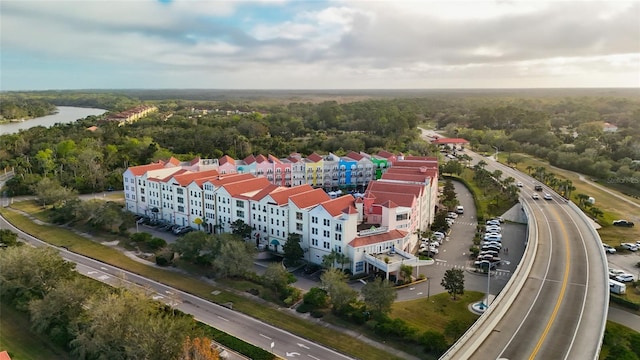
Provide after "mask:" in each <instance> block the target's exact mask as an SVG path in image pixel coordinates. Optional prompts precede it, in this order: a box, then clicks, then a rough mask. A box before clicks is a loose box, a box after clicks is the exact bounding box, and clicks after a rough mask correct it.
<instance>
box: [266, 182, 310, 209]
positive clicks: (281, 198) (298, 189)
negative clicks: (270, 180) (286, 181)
mask: <svg viewBox="0 0 640 360" xmlns="http://www.w3.org/2000/svg"><path fill="white" fill-rule="evenodd" d="M312 190H313V188H312V187H311V186H309V185H307V184H304V185H299V186H294V187H292V188H287V189H285V190H282V191H278V192H275V193H272V194H271V198H272V199H273V201H275V202H276V204H278V205H284V204H287V203H288V202H289V198H290V197H292V196H294V195H297V194H302V193H306V192H309V191H312Z"/></svg>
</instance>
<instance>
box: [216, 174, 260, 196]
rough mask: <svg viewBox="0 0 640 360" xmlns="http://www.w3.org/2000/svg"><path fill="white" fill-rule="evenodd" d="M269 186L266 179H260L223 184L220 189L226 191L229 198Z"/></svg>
mask: <svg viewBox="0 0 640 360" xmlns="http://www.w3.org/2000/svg"><path fill="white" fill-rule="evenodd" d="M269 185H271V183H270V182H269V181H268V180H267V179H266V178H263V177H260V178H254V179H247V180H242V181H236V182H233V183H230V184H224V185H222V187H223V188H224V189H225V190H227V192H228V193H229V194H230V195H231V196H236V195H239V194H242V193H246V192H250V191H255V190H259V189H264V188H265V187H267V186H269Z"/></svg>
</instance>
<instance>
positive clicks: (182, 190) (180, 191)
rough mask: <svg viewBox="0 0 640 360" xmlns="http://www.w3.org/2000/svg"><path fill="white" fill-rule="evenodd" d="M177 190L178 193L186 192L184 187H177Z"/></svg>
mask: <svg viewBox="0 0 640 360" xmlns="http://www.w3.org/2000/svg"><path fill="white" fill-rule="evenodd" d="M176 192H177V193H178V194H180V195H182V194H183V192H184V189H182V188H177V189H176Z"/></svg>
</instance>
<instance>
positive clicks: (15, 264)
mask: <svg viewBox="0 0 640 360" xmlns="http://www.w3.org/2000/svg"><path fill="white" fill-rule="evenodd" d="M74 267H75V264H73V263H70V262H67V261H65V260H64V259H62V257H60V255H59V254H58V252H57V251H55V250H54V249H52V248H32V247H30V246H17V247H10V248H7V249H4V250H2V251H0V296H2V298H3V299H6V300H9V301H11V302H12V303H13V304H14V305H15V306H16V308H17V309H19V310H26V309H27V306H28V304H29V302H30V301H31V300H35V299H42V298H43V297H44V296H45V295H46V294H47V293H48V292H49V291H51V290H53V289H55V288H56V286H58V284H59V283H60V282H61V281H64V280H67V279H71V278H72V277H73V276H74V275H75V272H73V271H72V270H73V269H74Z"/></svg>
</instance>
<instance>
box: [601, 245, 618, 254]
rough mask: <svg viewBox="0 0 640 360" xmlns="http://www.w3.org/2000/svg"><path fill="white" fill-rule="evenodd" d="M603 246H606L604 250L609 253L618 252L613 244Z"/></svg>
mask: <svg viewBox="0 0 640 360" xmlns="http://www.w3.org/2000/svg"><path fill="white" fill-rule="evenodd" d="M602 246H603V247H604V251H605V252H606V253H608V254H615V253H616V248H614V247H613V246H611V245H609V244H602Z"/></svg>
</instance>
